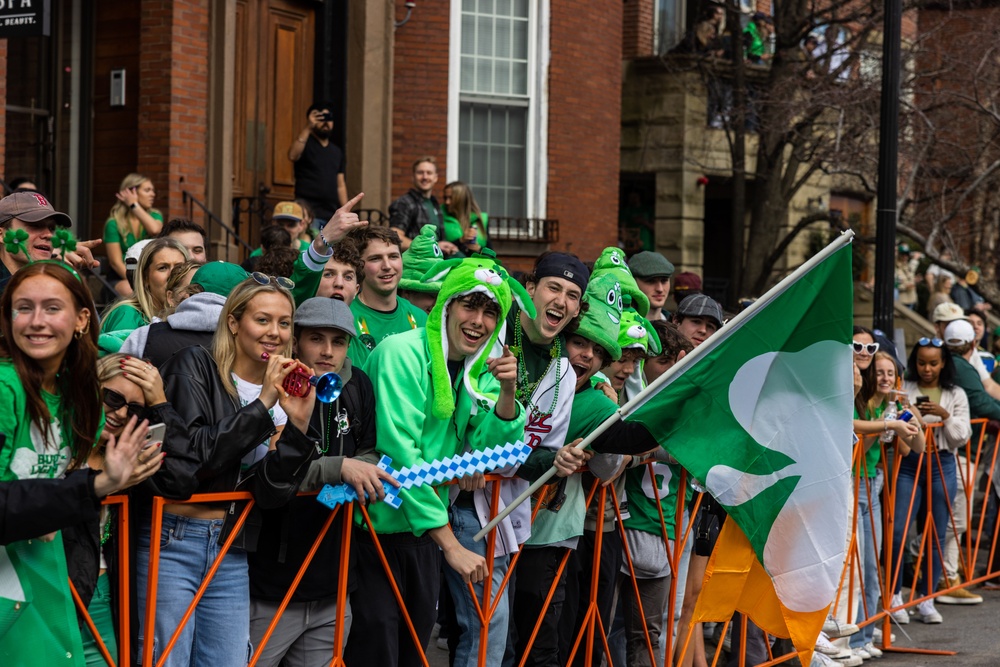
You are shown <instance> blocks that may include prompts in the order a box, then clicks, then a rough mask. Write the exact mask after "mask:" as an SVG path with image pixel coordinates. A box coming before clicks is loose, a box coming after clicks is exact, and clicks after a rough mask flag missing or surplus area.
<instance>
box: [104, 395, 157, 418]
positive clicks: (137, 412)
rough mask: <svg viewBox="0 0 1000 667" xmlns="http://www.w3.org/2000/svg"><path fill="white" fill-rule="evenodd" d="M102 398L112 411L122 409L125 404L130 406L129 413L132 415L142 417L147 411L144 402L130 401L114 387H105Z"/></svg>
mask: <svg viewBox="0 0 1000 667" xmlns="http://www.w3.org/2000/svg"><path fill="white" fill-rule="evenodd" d="M102 399H103V400H104V405H106V406H108V407H109V408H110V409H111V411H112V412H114V411H116V410H121V408H122V406H123V405H126V406H128V414H129V416H130V417H136V418H137V419H142V415H143V414H144V413H145V412H146V406H145V405H143V404H142V403H129V402H128V401H126V400H125V397H124V396H122V395H121V394H119V393H118V392H117V391H115V390H114V389H107V388H105V389H103V390H102Z"/></svg>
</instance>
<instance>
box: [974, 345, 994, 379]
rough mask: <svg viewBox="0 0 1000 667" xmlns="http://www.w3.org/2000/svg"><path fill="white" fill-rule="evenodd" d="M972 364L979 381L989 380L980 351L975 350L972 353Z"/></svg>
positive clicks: (988, 373)
mask: <svg viewBox="0 0 1000 667" xmlns="http://www.w3.org/2000/svg"><path fill="white" fill-rule="evenodd" d="M972 359H973V364H972V367H973V368H975V369H976V372H978V373H979V379H980V380H983V381H984V382H985V381H986V380H987V379H989V377H990V372H989V371H988V370H986V362H985V361H983V355H982V350H976V351H975V352H973V353H972Z"/></svg>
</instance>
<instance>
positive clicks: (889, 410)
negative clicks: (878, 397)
mask: <svg viewBox="0 0 1000 667" xmlns="http://www.w3.org/2000/svg"><path fill="white" fill-rule="evenodd" d="M895 418H896V401H889V405H887V406H886V408H885V412H883V413H882V419H883V421H884V422H891V421H892V420H894V419H895ZM895 439H896V432H895V431H893V430H892V429H889V428H887V429H886V430H885V431H883V432H882V437H881V440H882V442H884V443H886V444H888V443H890V442H892V441H893V440H895Z"/></svg>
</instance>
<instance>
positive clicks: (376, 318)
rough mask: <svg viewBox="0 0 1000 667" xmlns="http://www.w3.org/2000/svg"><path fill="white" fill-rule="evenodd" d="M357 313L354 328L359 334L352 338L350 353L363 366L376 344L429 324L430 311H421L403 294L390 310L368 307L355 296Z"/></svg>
mask: <svg viewBox="0 0 1000 667" xmlns="http://www.w3.org/2000/svg"><path fill="white" fill-rule="evenodd" d="M351 312H352V313H354V328H355V329H357V331H358V335H357V336H356V337H355V338H354V339H353V340H351V344H350V346H349V347H348V350H347V355H348V356H349V357H350V358H351V362H352V363H353V364H354V365H355V366H359V367H360V366H363V365H364V362H365V361H366V360H367V359H368V355H369V354H370V353H371V351H372V350H374V349H375V346H376V345H378V344H379V343H381V342H382V341H383V340H385V339H386V338H387V337H388V336H391V335H393V334H398V333H402V332H404V331H411V330H413V329H420V328H423V327H424V326H425V325H426V324H427V313H425V312H424V311H422V310H420V309H419V308H417V307H416V306H414V305H413V304H412V303H410V302H409V301H407V300H406V299H404V298H403V297H401V296H397V297H396V307H395V308H394V309H393V310H392V311H391V312H388V313H387V312H383V311H381V310H375V309H374V308H369V307H368V306H366V305H365V304H363V303H362V302H361V299H354V301H352V302H351Z"/></svg>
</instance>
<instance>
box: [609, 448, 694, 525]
mask: <svg viewBox="0 0 1000 667" xmlns="http://www.w3.org/2000/svg"><path fill="white" fill-rule="evenodd" d="M650 466H652V475H651V474H650ZM681 472H682V468H681V467H680V465H678V464H676V463H666V462H665V461H651V462H650V463H644V464H642V465H639V466H636V467H635V468H630V469H629V470H627V471H626V472H625V493H626V494H627V497H628V512H629V517H628V518H627V519H625V520H624V521H623V522H622V523H623V524H625V527H626V528H630V529H632V530H641V531H643V532H644V533H652V534H653V535H662V534H663V529H662V527H661V526H660V512H659V510H657V508H656V498H657V497H659V499H660V507H661V508H662V509H663V522H664V523H665V524H666V527H667V537H668V538H670V539H671V540H672V539H674V528H675V526H674V522H675V521H676V517H677V491H678V486H679V485H680V480H681ZM654 476H655V478H656V479H655V484H656V488H655V495H654V487H653V484H654V480H653V477H654ZM687 488H688V492H689V493H688V495H690V489H691V487H690V486H688V487H687ZM685 500H687V499H685Z"/></svg>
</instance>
